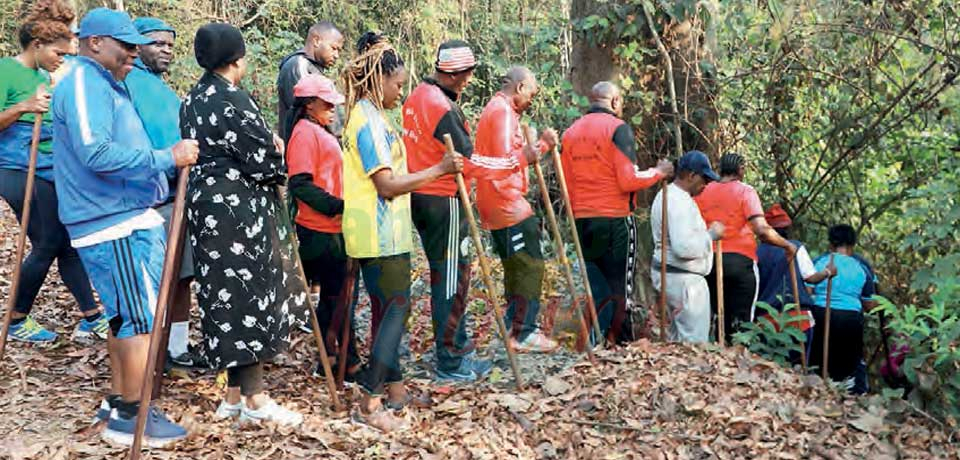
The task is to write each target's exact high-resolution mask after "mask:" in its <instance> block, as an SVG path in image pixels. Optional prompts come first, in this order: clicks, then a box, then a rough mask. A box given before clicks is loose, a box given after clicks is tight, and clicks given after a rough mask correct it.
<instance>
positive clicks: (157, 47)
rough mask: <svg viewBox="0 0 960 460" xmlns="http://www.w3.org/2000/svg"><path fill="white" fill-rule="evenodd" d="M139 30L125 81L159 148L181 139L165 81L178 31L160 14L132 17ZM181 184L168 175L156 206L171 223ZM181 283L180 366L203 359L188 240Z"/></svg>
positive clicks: (176, 317)
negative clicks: (165, 192) (140, 40)
mask: <svg viewBox="0 0 960 460" xmlns="http://www.w3.org/2000/svg"><path fill="white" fill-rule="evenodd" d="M133 25H134V27H136V28H137V32H140V33H141V34H143V35H144V36H145V37H147V38H149V39H151V40H153V43H150V44H148V45H140V49H139V51H140V56H139V57H137V60H136V61H134V62H133V69H132V70H131V71H130V74H129V75H127V78H126V79H125V80H124V82H123V83H124V84H125V85H126V87H127V91H128V92H129V93H130V99H131V100H132V101H133V107H134V108H135V109H136V110H137V114H139V115H140V120H142V121H143V127H144V129H145V130H146V131H147V137H149V138H150V144H152V145H153V148H155V149H165V148H170V147H172V146H173V145H174V144H176V143H177V142H179V141H180V97H179V96H177V93H175V92H174V91H173V89H171V88H170V86H168V85H167V83H166V82H165V81H163V74H165V73H167V71H168V70H169V68H170V63H171V62H172V60H173V44H174V41H175V40H176V38H177V33H176V31H175V30H174V29H173V27H170V25H169V24H167V23H166V22H164V21H163V20H161V19H158V18H150V17H140V18H137V19H135V20H134V21H133ZM176 187H177V177H176V175H175V174H174V175H171V176H170V195H169V196H168V197H167V199H166V200H164V201H163V204H161V205H160V206H158V207H157V212H159V213H160V215H161V216H163V218H164V220H165V221H166V224H167V226H168V227H166V230H167V232H166V233H169V225H170V221H171V220H172V215H173V198H174V196H173V195H174V192H175V191H176ZM178 280H179V281H178V283H177V285H176V288H175V290H174V292H173V298H172V301H171V303H170V310H169V311H170V319H171V324H170V340H169V341H168V342H167V352H168V353H167V357H168V362H171V363H173V364H177V365H180V366H186V367H192V366H197V365H201V364H202V363H201V362H200V358H199V357H198V354H197V353H194V352H192V351H190V349H189V343H190V340H189V333H190V283H191V282H192V281H193V250H192V249H191V247H190V245H189V244H184V245H183V246H182V251H181V265H180V273H179V277H178Z"/></svg>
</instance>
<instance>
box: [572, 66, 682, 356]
mask: <svg viewBox="0 0 960 460" xmlns="http://www.w3.org/2000/svg"><path fill="white" fill-rule="evenodd" d="M621 116H623V97H622V96H621V95H620V90H619V88H617V86H616V85H614V84H613V83H610V82H606V81H603V82H599V83H597V84H596V85H594V86H593V89H592V90H591V92H590V109H589V110H588V111H587V113H586V115H584V116H582V117H580V119H578V120H577V121H576V122H574V123H573V125H571V126H570V128H569V129H567V131H566V132H564V133H563V142H562V144H563V151H562V157H563V172H564V175H565V177H566V180H567V187H568V188H569V190H570V206H571V207H572V208H573V216H574V218H575V219H576V225H577V231H578V232H579V235H580V245H581V246H582V247H583V257H584V262H585V263H586V270H587V276H588V278H589V279H590V289H591V291H592V293H593V296H594V298H595V299H596V301H597V312H598V319H599V322H600V330H601V332H602V334H603V335H604V337H606V338H607V339H608V340H610V341H615V340H617V339H618V337H619V336H620V332H621V331H620V329H621V326H622V324H623V321H624V319H625V318H626V312H627V309H628V308H630V307H631V305H630V303H631V300H630V296H629V293H631V292H632V291H633V279H634V271H635V269H636V241H637V228H636V222H635V221H634V218H633V209H634V208H635V206H636V199H635V198H636V197H635V192H637V191H638V190H642V189H645V188H649V187H652V186H654V185H656V184H657V183H658V182H659V181H660V180H661V179H663V178H664V177H667V176H670V175H672V174H673V164H672V163H670V162H669V161H660V163H658V164H657V166H656V167H655V168H650V169H646V170H641V169H640V168H639V167H638V166H637V164H636V163H637V152H636V148H635V147H634V143H635V141H634V137H633V130H632V129H631V128H630V125H628V124H627V123H626V122H624V121H623V120H621V119H620V117H621ZM593 339H594V343H596V341H597V338H593Z"/></svg>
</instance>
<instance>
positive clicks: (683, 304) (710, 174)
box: [650, 150, 723, 342]
mask: <svg viewBox="0 0 960 460" xmlns="http://www.w3.org/2000/svg"><path fill="white" fill-rule="evenodd" d="M676 169H677V175H676V179H674V181H673V183H672V184H670V185H668V186H667V187H668V188H669V190H668V192H667V199H668V200H669V201H668V203H667V224H668V226H667V241H666V244H667V277H666V278H667V279H666V290H667V291H666V293H667V306H668V311H669V312H670V313H669V317H670V318H672V320H671V321H670V329H669V337H670V340H673V341H678V342H706V341H707V340H708V339H709V335H710V290H709V288H708V287H707V280H706V278H704V276H706V275H707V274H708V273H710V268H711V266H712V265H713V242H714V241H716V240H718V239H720V238H721V237H723V225H722V224H720V223H719V222H714V223H713V224H711V226H710V229H709V230H708V229H707V225H706V223H705V222H704V221H703V217H702V216H701V215H700V209H699V208H698V207H697V203H696V202H694V201H693V197H694V196H696V195H698V194H700V192H702V191H703V189H704V187H706V185H707V182H709V181H711V180H717V179H719V177H718V176H717V173H715V172H714V171H713V169H712V168H711V167H710V160H709V159H708V158H707V156H706V155H705V154H703V152H699V151H696V150H694V151H690V152H687V153H686V154H684V155H683V156H682V157H680V160H679V161H678V162H677V168H676ZM662 203H663V191H660V192H659V193H657V196H656V197H655V198H654V199H653V206H652V207H651V210H650V225H651V226H652V227H653V242H654V251H653V265H652V266H651V269H650V272H651V273H650V276H651V279H652V280H653V286H654V288H656V289H662V288H661V284H660V283H661V279H660V254H661V251H662V249H661V248H662V245H663V243H664V242H663V237H662V235H661V232H660V229H661V216H662Z"/></svg>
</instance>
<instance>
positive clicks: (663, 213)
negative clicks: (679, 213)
mask: <svg viewBox="0 0 960 460" xmlns="http://www.w3.org/2000/svg"><path fill="white" fill-rule="evenodd" d="M667 189H668V187H667V180H666V179H664V180H663V182H661V183H660V299H659V300H660V301H659V307H660V341H661V342H665V341H666V340H667V328H668V327H669V324H668V321H669V319H668V318H667V244H669V243H668V241H669V240H670V225H669V223H668V221H669V216H668V214H667V203H668V200H667Z"/></svg>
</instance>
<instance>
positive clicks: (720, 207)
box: [694, 153, 797, 343]
mask: <svg viewBox="0 0 960 460" xmlns="http://www.w3.org/2000/svg"><path fill="white" fill-rule="evenodd" d="M745 170H746V162H745V161H744V159H743V157H742V156H740V155H738V154H736V153H728V154H726V155H724V156H722V157H721V158H720V180H719V181H716V182H711V183H709V184H707V187H706V188H705V189H704V190H703V193H701V194H700V195H697V197H696V198H694V199H695V200H696V202H697V206H699V207H700V212H701V213H702V214H703V220H704V221H706V222H708V223H713V222H720V223H722V224H723V226H724V228H725V229H726V231H725V233H724V237H723V240H721V241H722V243H723V287H724V289H723V302H724V308H725V312H724V317H723V320H724V321H723V322H724V329H723V330H724V331H725V334H724V335H725V336H726V342H727V343H733V334H734V333H736V332H737V330H738V329H737V327H738V326H737V325H738V324H740V323H748V322H752V321H753V320H754V313H755V304H756V301H757V295H758V287H759V284H758V278H759V276H758V274H757V241H756V239H754V235H756V236H758V237H760V240H761V241H762V242H765V243H770V244H772V245H774V246H777V247H780V248H783V249H784V250H785V251H786V256H787V258H788V259H791V260H792V259H793V256H794V254H795V253H796V252H797V248H796V246H794V245H793V243H791V242H789V241H787V240H786V239H784V238H783V237H782V236H780V235H779V234H777V232H776V231H775V230H774V229H773V228H771V227H770V224H768V223H767V220H766V219H764V217H763V206H762V205H761V204H760V197H759V196H758V195H757V191H756V190H754V189H753V187H751V186H749V185H747V184H745V183H743V177H744V172H745ZM714 270H715V268H714ZM707 283H708V284H709V285H710V304H711V312H712V315H716V310H717V276H716V274H715V273H713V272H711V274H710V275H709V276H708V277H707Z"/></svg>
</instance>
